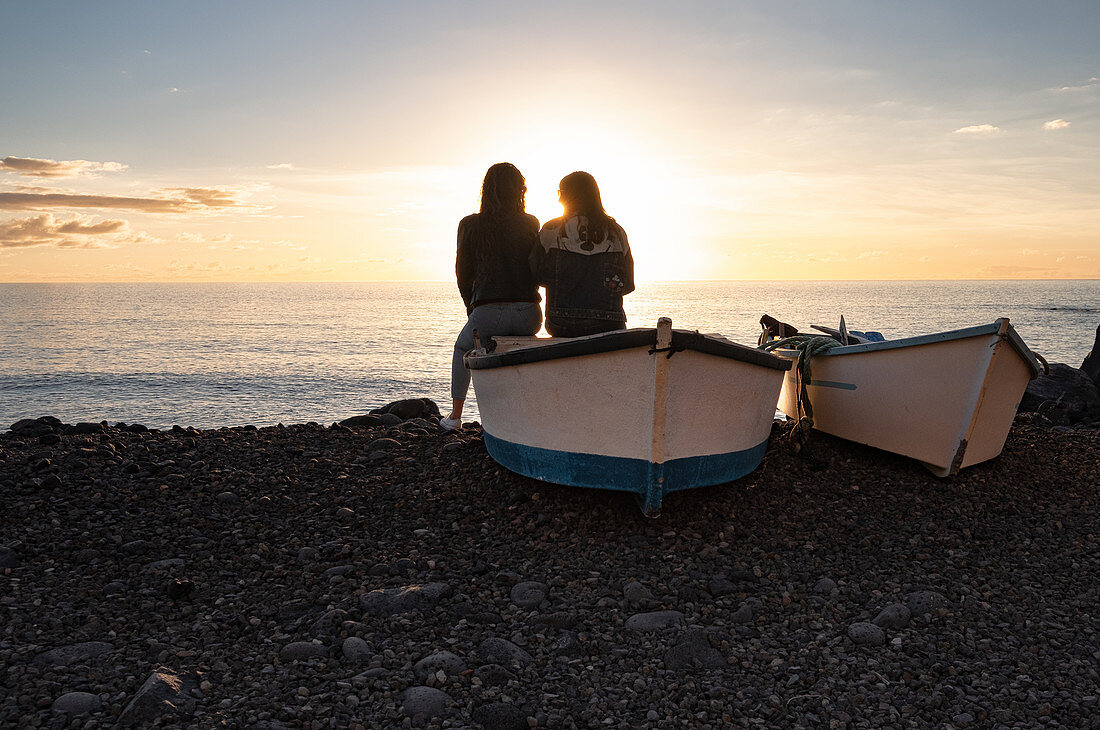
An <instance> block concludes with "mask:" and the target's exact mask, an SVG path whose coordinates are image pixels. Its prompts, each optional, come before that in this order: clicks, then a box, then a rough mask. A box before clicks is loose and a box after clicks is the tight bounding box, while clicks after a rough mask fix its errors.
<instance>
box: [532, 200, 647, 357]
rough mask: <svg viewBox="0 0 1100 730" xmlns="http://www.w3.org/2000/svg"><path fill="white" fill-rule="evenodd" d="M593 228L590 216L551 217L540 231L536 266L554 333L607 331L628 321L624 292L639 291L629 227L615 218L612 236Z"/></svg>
mask: <svg viewBox="0 0 1100 730" xmlns="http://www.w3.org/2000/svg"><path fill="white" fill-rule="evenodd" d="M592 228H594V227H590V226H589V222H588V218H587V217H585V216H572V217H570V218H555V219H554V220H552V221H548V222H547V223H546V225H544V226H543V227H542V231H541V232H540V233H539V244H540V245H539V246H538V247H537V248H536V249H535V254H534V256H533V257H532V259H531V268H532V270H533V271H534V272H535V277H536V278H537V280H538V283H539V284H540V285H542V286H545V287H546V329H547V331H548V332H550V334H552V335H557V334H558V332H560V333H561V334H562V336H566V337H570V336H577V335H580V334H590V333H595V332H605V331H608V330H615V329H621V328H622V327H623V325H625V324H626V312H625V311H624V310H623V296H625V295H627V294H629V293H630V292H632V291H634V258H633V257H632V256H631V254H630V244H629V243H628V242H627V238H626V231H624V230H623V228H622V226H620V225H619V224H618V223H616V222H615V221H614V220H612V219H609V220H608V231H607V236H606V237H604V238H603V239H602V240H595V239H596V238H598V236H599V233H598V232H596V231H594V230H592ZM555 330H557V332H556V331H555Z"/></svg>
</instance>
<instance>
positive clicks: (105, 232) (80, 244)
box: [0, 213, 130, 248]
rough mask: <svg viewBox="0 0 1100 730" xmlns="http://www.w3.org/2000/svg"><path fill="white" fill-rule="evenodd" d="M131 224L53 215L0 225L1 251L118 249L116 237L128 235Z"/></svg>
mask: <svg viewBox="0 0 1100 730" xmlns="http://www.w3.org/2000/svg"><path fill="white" fill-rule="evenodd" d="M129 228H130V224H129V222H128V221H124V220H119V219H111V220H102V221H93V220H91V219H89V218H86V217H83V216H77V217H75V218H70V219H68V220H57V219H56V218H54V217H53V214H52V213H42V214H41V215H36V216H32V217H30V218H19V219H16V220H10V221H4V222H0V248H33V247H35V246H54V247H56V248H115V247H116V246H117V245H118V244H119V243H120V241H119V240H118V236H116V235H115V234H120V233H126V232H127V231H128V230H129Z"/></svg>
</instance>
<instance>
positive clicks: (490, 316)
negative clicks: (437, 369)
mask: <svg viewBox="0 0 1100 730" xmlns="http://www.w3.org/2000/svg"><path fill="white" fill-rule="evenodd" d="M541 327H542V309H541V308H540V307H539V305H538V303H537V302H501V303H499V304H482V305H481V306H479V307H474V311H472V312H470V318H469V319H467V320H466V326H465V327H463V328H462V332H460V333H459V335H458V339H457V340H455V352H454V356H453V357H452V358H451V397H452V398H454V399H455V400H466V392H467V391H469V390H470V371H469V370H467V369H466V366H465V365H463V364H462V356H463V355H465V354H466V353H467V352H469V351H470V350H472V349H474V330H477V337H478V339H479V340H481V345H482V346H483V347H484V346H485V345H488V344H489V338H490V337H497V336H504V335H533V334H535V333H536V332H538V331H539V328H541Z"/></svg>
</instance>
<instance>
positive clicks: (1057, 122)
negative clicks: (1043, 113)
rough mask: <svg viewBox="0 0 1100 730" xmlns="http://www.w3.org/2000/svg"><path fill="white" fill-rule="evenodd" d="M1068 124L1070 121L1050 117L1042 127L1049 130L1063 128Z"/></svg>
mask: <svg viewBox="0 0 1100 730" xmlns="http://www.w3.org/2000/svg"><path fill="white" fill-rule="evenodd" d="M1070 124H1071V122H1067V121H1066V120H1065V119H1051V120H1050V121H1049V122H1045V123H1044V124H1043V129H1045V130H1047V131H1048V132H1049V131H1053V130H1056V129H1065V128H1066V127H1068V126H1069V125H1070Z"/></svg>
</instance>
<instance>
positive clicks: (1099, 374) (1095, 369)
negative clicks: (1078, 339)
mask: <svg viewBox="0 0 1100 730" xmlns="http://www.w3.org/2000/svg"><path fill="white" fill-rule="evenodd" d="M1081 372H1083V373H1084V374H1085V375H1087V376H1089V379H1091V380H1092V384H1093V385H1095V386H1096V387H1097V388H1100V325H1097V327H1096V339H1095V340H1093V342H1092V349H1091V350H1090V351H1089V354H1087V355H1085V361H1084V362H1083V363H1081Z"/></svg>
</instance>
